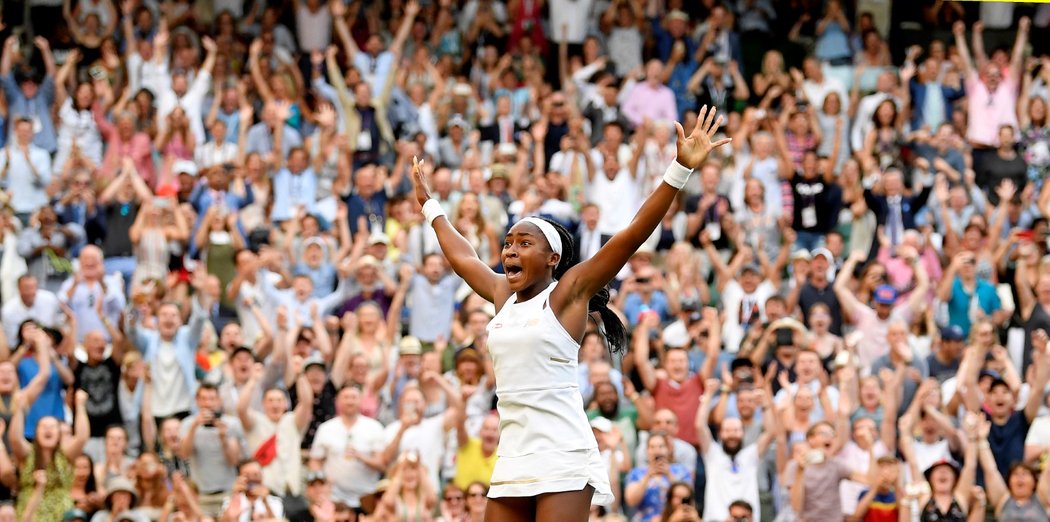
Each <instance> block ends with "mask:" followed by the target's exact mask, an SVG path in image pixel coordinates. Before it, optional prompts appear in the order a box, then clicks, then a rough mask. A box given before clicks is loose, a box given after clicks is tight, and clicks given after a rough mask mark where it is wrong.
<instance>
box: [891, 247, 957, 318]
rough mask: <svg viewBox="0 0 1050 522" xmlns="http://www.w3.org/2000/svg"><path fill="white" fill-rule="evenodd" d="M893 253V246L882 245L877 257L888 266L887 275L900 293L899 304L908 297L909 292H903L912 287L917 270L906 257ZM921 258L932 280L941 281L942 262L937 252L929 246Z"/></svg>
mask: <svg viewBox="0 0 1050 522" xmlns="http://www.w3.org/2000/svg"><path fill="white" fill-rule="evenodd" d="M892 253H893V249H892V248H890V247H880V248H879V255H878V257H877V258H876V259H877V260H878V262H879V264H881V265H882V266H884V267H886V275H887V276H888V277H889V280H890V284H891V285H893V287H894V288H896V289H897V292H898V293H899V294H900V295H898V296H897V303H898V304H899V303H903V302H904V301H906V300H907V299H908V295H909V294H905V293H903V292H904V291H905V290H908V289H909V288H910V287H911V285H912V282H913V281H914V279H915V270H913V269H912V267H911V265H910V264H908V262H907V261H905V260H904V259H902V258H899V257H893V255H892ZM919 260H920V262H921V263H922V267H923V268H925V269H926V274H927V275H928V276H929V277H930V281H939V280H940V279H941V272H942V270H941V262H940V261H939V260H938V259H937V254H935V253H934V252H933V250H931V249H929V248H926V249H923V251H922V253H921V254H920V255H919ZM931 296H932V289H931Z"/></svg>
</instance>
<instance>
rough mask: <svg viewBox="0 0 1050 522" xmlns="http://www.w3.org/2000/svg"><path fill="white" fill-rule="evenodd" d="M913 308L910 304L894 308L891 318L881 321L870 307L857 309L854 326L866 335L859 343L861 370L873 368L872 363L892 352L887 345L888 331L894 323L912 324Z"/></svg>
mask: <svg viewBox="0 0 1050 522" xmlns="http://www.w3.org/2000/svg"><path fill="white" fill-rule="evenodd" d="M911 315H912V314H911V307H910V306H908V303H904V304H899V305H897V306H895V307H893V311H892V312H890V316H889V317H888V318H886V320H882V319H879V316H878V315H877V314H876V313H875V310H874V309H872V308H871V307H870V306H867V305H862V306H858V307H856V309H855V311H854V312H853V324H854V325H856V326H857V330H858V331H860V332H861V333H863V334H864V336H863V337H862V338H861V339H860V342H859V343H857V356H858V357H859V358H860V365H861V368H869V369H870V368H871V363H873V362H875V360H876V359H878V358H879V357H882V356H883V355H886V354H887V353H889V352H890V347H889V345H887V344H886V331H887V330H889V328H890V323H892V322H893V321H898V320H899V321H904V322H905V323H908V324H911Z"/></svg>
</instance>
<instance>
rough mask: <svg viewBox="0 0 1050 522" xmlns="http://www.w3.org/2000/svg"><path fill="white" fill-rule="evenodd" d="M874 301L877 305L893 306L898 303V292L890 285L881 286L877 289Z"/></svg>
mask: <svg viewBox="0 0 1050 522" xmlns="http://www.w3.org/2000/svg"><path fill="white" fill-rule="evenodd" d="M872 300H873V301H875V303H876V304H882V305H891V304H893V303H896V302H897V290H896V289H895V288H893V287H892V286H890V285H879V286H878V287H877V288H875V294H874V295H873V297H872Z"/></svg>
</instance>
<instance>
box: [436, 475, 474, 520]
mask: <svg viewBox="0 0 1050 522" xmlns="http://www.w3.org/2000/svg"><path fill="white" fill-rule="evenodd" d="M466 500H467V492H466V491H463V490H462V489H460V487H459V486H457V485H456V484H455V483H454V482H449V483H448V484H445V494H444V495H443V496H442V497H441V507H440V509H441V516H439V517H438V518H437V520H436V521H435V522H469V521H470V514H469V513H468V512H467V503H466Z"/></svg>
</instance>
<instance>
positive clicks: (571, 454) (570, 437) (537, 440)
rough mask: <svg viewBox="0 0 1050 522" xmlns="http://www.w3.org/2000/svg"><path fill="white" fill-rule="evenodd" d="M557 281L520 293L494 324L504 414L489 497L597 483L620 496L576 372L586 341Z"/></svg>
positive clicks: (605, 499) (601, 494)
mask: <svg viewBox="0 0 1050 522" xmlns="http://www.w3.org/2000/svg"><path fill="white" fill-rule="evenodd" d="M555 285H557V282H552V283H551V285H550V286H549V287H547V289H546V290H544V291H542V292H540V293H539V295H537V296H536V297H533V298H532V299H530V300H528V301H525V302H522V303H518V302H516V296H514V295H512V296H511V297H510V299H509V300H508V301H507V303H506V304H505V305H503V309H502V310H500V311H499V313H498V314H496V317H494V318H493V319H492V321H491V322H489V325H488V332H489V338H488V346H489V351H490V353H491V354H492V363H493V367H494V368H495V372H496V396H497V397H498V398H499V402H498V407H497V409H498V410H499V415H500V422H499V429H500V439H499V448H498V449H497V452H496V454H497V458H496V467H495V469H494V470H493V472H492V480H491V482H490V489H489V497H492V498H498V497H534V496H536V495H539V494H542V493H554V492H562V491H580V490H582V489H583V488H584V487H585V486H586V485H587V484H590V485H591V486H594V497H593V499H592V500H591V503H592V504H599V505H604V504H608V503H610V502H612V500H613V497H612V490H611V488H610V487H609V472H608V470H607V469H606V465H605V464H604V463H603V462H602V459H601V456H600V454H599V453H598V444H597V442H596V441H595V439H594V433H593V432H592V431H591V427H590V424H589V423H588V422H587V415H586V414H585V413H584V410H583V398H582V397H581V396H580V390H579V385H578V384H577V378H576V365H577V358H578V352H579V349H580V345H579V344H578V343H577V342H576V340H575V339H573V338H572V336H570V335H569V333H568V332H566V331H565V328H563V327H562V325H561V323H560V322H559V321H558V318H557V317H556V316H555V315H554V312H553V311H552V310H551V308H550V305H549V304H548V300H549V298H550V294H551V291H553V290H554V287H555Z"/></svg>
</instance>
